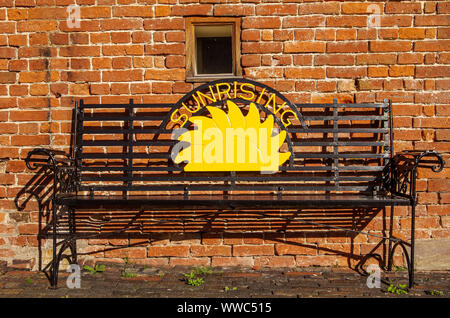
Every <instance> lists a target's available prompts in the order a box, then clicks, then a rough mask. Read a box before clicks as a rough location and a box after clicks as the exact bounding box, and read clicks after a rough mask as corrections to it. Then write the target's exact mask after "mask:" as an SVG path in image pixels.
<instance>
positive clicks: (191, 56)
mask: <svg viewBox="0 0 450 318" xmlns="http://www.w3.org/2000/svg"><path fill="white" fill-rule="evenodd" d="M240 47H241V45H240V19H239V18H209V17H208V18H205V17H202V18H198V17H191V18H187V19H186V67H187V70H186V80H187V81H191V82H204V81H210V80H214V79H218V78H224V77H236V76H241V75H242V69H241V63H240Z"/></svg>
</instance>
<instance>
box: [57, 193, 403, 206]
mask: <svg viewBox="0 0 450 318" xmlns="http://www.w3.org/2000/svg"><path fill="white" fill-rule="evenodd" d="M56 201H57V204H64V205H69V206H76V205H91V204H95V205H105V204H137V205H149V206H151V207H155V206H172V205H173V206H177V207H182V206H189V207H195V206H198V207H201V206H205V207H211V206H215V207H217V206H221V207H230V206H231V207H238V206H242V207H265V208H279V207H294V208H299V209H300V208H302V207H327V206H334V207H336V206H343V207H382V206H390V205H403V206H407V205H410V201H409V200H408V199H406V198H402V197H396V196H371V195H363V194H352V195H345V194H330V195H326V194H324V195H321V194H318V195H312V194H310V195H283V196H281V197H280V196H277V195H188V196H184V195H149V196H144V195H130V196H106V195H95V196H93V197H91V196H89V195H60V196H58V197H57V198H56Z"/></svg>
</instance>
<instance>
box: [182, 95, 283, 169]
mask: <svg viewBox="0 0 450 318" xmlns="http://www.w3.org/2000/svg"><path fill="white" fill-rule="evenodd" d="M227 107H228V113H225V112H224V111H223V110H221V109H219V108H217V107H212V106H207V109H208V111H209V113H210V114H211V118H210V117H206V116H192V117H190V118H189V120H190V121H191V122H192V123H193V124H194V126H195V129H194V130H189V131H186V132H184V133H183V134H181V135H180V136H179V137H178V140H179V141H180V142H186V143H187V144H188V145H189V146H187V147H185V148H183V149H182V150H181V151H180V152H179V153H178V154H176V156H174V158H175V159H174V162H175V163H177V164H179V163H181V162H184V161H187V162H188V163H187V164H186V166H185V167H184V170H185V171H278V169H279V166H280V165H282V164H283V163H284V162H285V161H286V160H288V159H289V157H290V156H291V153H290V152H281V153H280V152H279V149H280V147H281V145H282V144H283V143H284V141H285V139H286V131H284V130H281V131H278V129H275V128H274V118H273V116H272V115H269V116H267V118H266V120H265V121H264V122H261V118H260V115H259V111H258V109H257V107H256V105H255V104H254V103H251V104H250V106H249V110H248V113H247V115H246V116H244V115H243V114H242V112H241V110H240V109H239V107H238V106H237V105H236V104H235V103H233V102H231V101H227Z"/></svg>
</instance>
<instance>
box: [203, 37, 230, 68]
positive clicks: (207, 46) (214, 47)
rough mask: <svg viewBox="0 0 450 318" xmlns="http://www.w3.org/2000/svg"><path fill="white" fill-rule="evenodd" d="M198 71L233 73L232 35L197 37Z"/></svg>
mask: <svg viewBox="0 0 450 318" xmlns="http://www.w3.org/2000/svg"><path fill="white" fill-rule="evenodd" d="M197 73H198V74H220V73H233V50H232V45H231V37H209V38H208V37H201V38H197Z"/></svg>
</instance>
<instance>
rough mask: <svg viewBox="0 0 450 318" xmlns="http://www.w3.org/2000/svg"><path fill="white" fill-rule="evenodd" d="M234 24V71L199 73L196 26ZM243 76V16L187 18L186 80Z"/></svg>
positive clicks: (206, 80) (199, 80)
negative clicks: (229, 72)
mask: <svg viewBox="0 0 450 318" xmlns="http://www.w3.org/2000/svg"><path fill="white" fill-rule="evenodd" d="M207 25H232V26H233V30H232V37H231V41H232V43H233V48H232V50H233V52H232V54H233V72H232V73H231V74H226V75H224V74H217V75H216V74H197V65H196V41H195V30H194V27H195V26H207ZM241 76H242V67H241V18H234V17H188V18H186V82H208V81H212V80H216V79H220V78H233V77H241Z"/></svg>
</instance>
